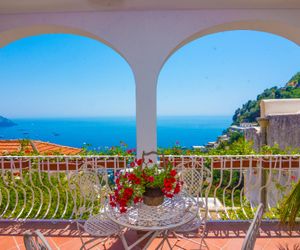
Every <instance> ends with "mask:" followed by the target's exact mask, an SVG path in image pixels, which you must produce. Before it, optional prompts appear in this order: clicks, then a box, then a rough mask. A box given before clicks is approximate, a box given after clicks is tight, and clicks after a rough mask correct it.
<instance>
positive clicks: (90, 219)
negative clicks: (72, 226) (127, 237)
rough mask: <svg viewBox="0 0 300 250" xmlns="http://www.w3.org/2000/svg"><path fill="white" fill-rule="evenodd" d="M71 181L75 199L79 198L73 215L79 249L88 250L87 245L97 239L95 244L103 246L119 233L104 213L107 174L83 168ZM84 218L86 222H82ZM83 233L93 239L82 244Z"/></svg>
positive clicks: (118, 228)
mask: <svg viewBox="0 0 300 250" xmlns="http://www.w3.org/2000/svg"><path fill="white" fill-rule="evenodd" d="M71 179H72V183H73V184H72V188H73V191H75V197H79V201H76V198H75V201H76V204H77V206H76V211H75V214H76V224H77V229H78V230H79V236H80V239H81V242H82V247H81V249H89V248H87V244H89V243H91V242H93V241H96V240H97V239H99V238H101V240H100V242H98V243H97V244H99V243H101V244H103V246H104V244H105V242H106V241H107V240H108V239H110V238H112V237H116V236H118V235H119V234H120V233H121V228H120V227H119V225H118V224H116V223H115V222H113V221H112V220H110V219H109V218H108V217H107V216H106V214H105V211H104V205H105V202H106V198H107V197H106V196H107V194H108V190H109V185H108V181H107V173H106V171H104V172H102V173H101V174H100V173H98V172H97V169H93V168H88V167H87V166H83V168H81V169H80V170H79V171H78V172H77V173H76V174H75V175H73V176H72V178H71ZM76 193H77V194H76ZM78 203H79V204H78ZM85 217H87V218H86V219H87V220H84V219H85ZM83 233H87V234H88V235H89V236H92V237H95V238H94V239H91V240H88V241H86V242H84V239H83V237H82V236H83ZM97 244H94V245H93V246H91V247H90V248H92V247H94V246H95V245H97Z"/></svg>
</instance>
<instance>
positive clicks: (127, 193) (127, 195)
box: [124, 188, 133, 198]
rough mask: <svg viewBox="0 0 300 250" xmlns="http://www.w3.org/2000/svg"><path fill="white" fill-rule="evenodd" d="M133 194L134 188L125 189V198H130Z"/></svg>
mask: <svg viewBox="0 0 300 250" xmlns="http://www.w3.org/2000/svg"><path fill="white" fill-rule="evenodd" d="M132 194H133V189H132V188H125V190H124V196H125V197H128V198H130V197H131V196H132Z"/></svg>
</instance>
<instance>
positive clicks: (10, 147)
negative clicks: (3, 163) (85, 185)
mask: <svg viewBox="0 0 300 250" xmlns="http://www.w3.org/2000/svg"><path fill="white" fill-rule="evenodd" d="M25 142H26V143H23V141H22V140H0V155H4V154H6V155H7V154H12V153H18V152H21V151H22V152H25V153H33V152H37V153H39V154H41V155H44V154H46V155H47V154H63V155H76V154H78V153H80V152H81V151H82V149H80V148H73V147H68V146H62V145H58V144H54V143H49V142H42V141H37V140H28V141H25ZM22 144H23V149H22Z"/></svg>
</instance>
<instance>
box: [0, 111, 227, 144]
mask: <svg viewBox="0 0 300 250" xmlns="http://www.w3.org/2000/svg"><path fill="white" fill-rule="evenodd" d="M12 120H13V121H14V122H15V123H16V124H17V126H13V127H5V128H3V127H0V139H2V140H3V139H35V140H41V141H47V142H52V143H57V144H61V145H66V146H73V147H82V146H84V145H89V147H90V148H91V149H95V150H101V149H105V148H107V147H111V146H117V145H120V142H124V143H126V144H127V145H128V148H135V147H136V123H135V117H99V118H55V119H54V118H51V119H50V118H47V119H46V118H43V119H41V118H39V119H37V118H35V119H33V118H32V119H28V118H26V119H24V118H23V119H12ZM231 122H232V119H231V117H230V116H160V117H158V119H157V140H158V146H159V147H172V146H174V145H178V144H179V145H181V146H183V147H187V148H190V147H192V146H201V145H205V144H206V143H208V142H210V141H215V140H216V138H217V137H218V136H219V135H221V134H222V132H223V131H224V130H225V129H226V128H228V127H229V126H230V124H231Z"/></svg>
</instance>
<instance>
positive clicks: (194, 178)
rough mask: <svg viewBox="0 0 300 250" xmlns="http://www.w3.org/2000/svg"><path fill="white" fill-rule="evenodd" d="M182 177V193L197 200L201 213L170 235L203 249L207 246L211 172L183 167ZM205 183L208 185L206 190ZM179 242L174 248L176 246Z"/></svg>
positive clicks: (204, 169)
mask: <svg viewBox="0 0 300 250" xmlns="http://www.w3.org/2000/svg"><path fill="white" fill-rule="evenodd" d="M180 177H181V180H182V181H183V185H184V186H183V190H182V192H186V193H188V194H189V195H190V196H192V197H194V198H195V199H196V200H197V202H198V205H199V211H198V214H197V216H196V217H195V219H193V220H192V221H190V222H189V223H187V224H184V225H182V226H180V227H177V228H175V229H173V230H171V231H169V233H171V234H173V235H174V236H175V237H176V238H177V240H178V241H179V240H180V239H184V240H187V241H191V242H193V243H196V244H198V245H200V247H202V246H203V245H205V246H206V244H205V242H204V240H203V239H204V233H205V227H206V221H207V215H208V202H207V200H208V193H209V189H210V184H211V174H210V171H209V170H208V169H206V168H205V167H202V168H199V169H196V168H184V166H183V170H182V171H181V172H180ZM204 182H205V183H206V187H205V188H204ZM203 194H204V195H203ZM201 212H202V213H201ZM199 230H201V233H200V232H199ZM189 236H193V237H199V238H200V239H201V240H200V242H199V241H196V240H193V239H191V237H189ZM178 241H177V242H178ZM177 242H176V243H175V245H174V246H176V244H177Z"/></svg>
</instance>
